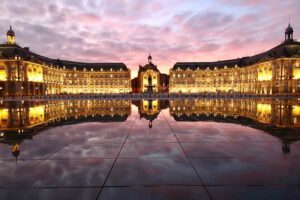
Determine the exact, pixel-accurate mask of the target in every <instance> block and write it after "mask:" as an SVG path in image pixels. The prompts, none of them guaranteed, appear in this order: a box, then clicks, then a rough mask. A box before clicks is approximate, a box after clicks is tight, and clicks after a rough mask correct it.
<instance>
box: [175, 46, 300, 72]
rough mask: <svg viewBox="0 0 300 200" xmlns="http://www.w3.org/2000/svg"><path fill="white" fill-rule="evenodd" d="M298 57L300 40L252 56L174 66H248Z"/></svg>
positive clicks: (184, 67) (205, 67) (204, 67)
mask: <svg viewBox="0 0 300 200" xmlns="http://www.w3.org/2000/svg"><path fill="white" fill-rule="evenodd" d="M292 57H297V58H300V42H297V41H286V42H284V43H282V44H280V45H278V46H276V47H274V48H272V49H270V50H268V51H266V52H263V53H260V54H257V55H254V56H251V57H243V58H237V59H232V60H222V61H216V62H178V63H176V64H175V65H174V66H173V68H172V69H173V70H176V69H182V70H186V69H191V70H196V69H198V68H199V69H207V68H209V69H214V68H215V67H216V68H217V69H220V68H224V66H226V67H228V68H232V67H235V66H237V67H246V66H249V65H253V64H257V63H260V62H262V61H266V60H274V59H278V58H292Z"/></svg>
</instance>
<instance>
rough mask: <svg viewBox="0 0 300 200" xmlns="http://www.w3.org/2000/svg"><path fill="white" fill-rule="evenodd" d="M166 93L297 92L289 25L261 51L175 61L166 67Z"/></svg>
mask: <svg viewBox="0 0 300 200" xmlns="http://www.w3.org/2000/svg"><path fill="white" fill-rule="evenodd" d="M169 92H170V93H247V94H265V95H271V94H295V93H300V42H297V41H296V40H294V39H293V28H292V27H291V26H290V25H289V26H288V28H286V31H285V41H284V42H283V43H282V44H280V45H278V46H276V47H275V48H273V49H271V50H269V51H266V52H264V53H261V54H258V55H255V56H251V57H243V58H238V59H233V60H224V61H218V62H185V63H184V62H179V63H176V64H175V65H174V66H173V68H172V69H171V70H170V84H169Z"/></svg>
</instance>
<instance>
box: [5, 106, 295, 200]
mask: <svg viewBox="0 0 300 200" xmlns="http://www.w3.org/2000/svg"><path fill="white" fill-rule="evenodd" d="M151 126H152V127H151V128H149V121H147V120H146V119H144V118H142V119H140V115H139V113H138V111H137V109H136V108H133V109H132V113H131V115H130V116H129V117H128V118H127V120H126V121H124V122H107V123H101V122H85V123H79V124H72V125H62V126H57V127H53V128H49V129H46V130H43V131H41V132H39V133H38V134H37V135H35V136H34V137H33V138H32V139H26V140H24V141H23V142H22V143H21V145H20V155H18V157H17V160H16V158H15V157H13V156H12V153H11V146H10V145H7V144H0V166H1V167H0V186H1V189H0V199H1V200H2V199H10V200H13V199H28V200H29V199H30V200H33V199H73V200H76V199H94V200H96V199H98V200H107V199H116V200H118V199H139V200H140V199H149V200H150V199H151V200H153V199H222V200H223V199H272V200H273V199H295V200H296V199H300V167H299V166H300V141H295V142H293V143H291V144H290V152H289V153H288V154H287V153H284V152H283V151H282V145H283V144H282V140H280V139H279V138H277V137H274V136H272V135H270V134H267V133H266V132H264V131H262V130H258V129H254V128H251V127H247V126H243V125H239V124H233V123H222V122H210V121H208V122H203V121H193V122H191V121H176V120H175V119H174V118H173V117H172V116H170V113H169V110H168V109H165V110H162V111H161V112H160V114H159V115H158V116H157V119H155V120H154V121H153V123H152V125H151Z"/></svg>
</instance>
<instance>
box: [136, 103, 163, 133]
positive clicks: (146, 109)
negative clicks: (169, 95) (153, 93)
mask: <svg viewBox="0 0 300 200" xmlns="http://www.w3.org/2000/svg"><path fill="white" fill-rule="evenodd" d="M133 103H134V104H135V105H137V106H138V110H139V114H140V119H142V118H144V119H146V120H147V121H148V122H149V128H150V129H151V128H152V122H153V121H154V120H155V119H156V118H157V116H158V115H159V113H160V111H161V110H162V109H165V108H167V107H168V103H167V101H163V100H157V99H156V100H139V101H135V102H133Z"/></svg>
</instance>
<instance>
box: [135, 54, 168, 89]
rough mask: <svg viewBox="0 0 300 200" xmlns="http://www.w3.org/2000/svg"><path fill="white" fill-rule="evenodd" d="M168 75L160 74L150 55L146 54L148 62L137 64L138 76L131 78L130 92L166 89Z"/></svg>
mask: <svg viewBox="0 0 300 200" xmlns="http://www.w3.org/2000/svg"><path fill="white" fill-rule="evenodd" d="M168 84H169V77H168V75H167V74H162V73H160V71H159V70H158V68H157V66H156V65H154V64H153V62H152V56H151V55H149V56H148V63H147V64H146V65H144V66H141V65H140V66H139V71H138V77H137V78H135V79H133V80H132V92H134V93H155V92H166V91H167V90H168Z"/></svg>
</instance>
